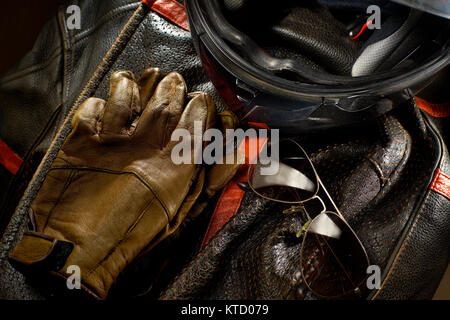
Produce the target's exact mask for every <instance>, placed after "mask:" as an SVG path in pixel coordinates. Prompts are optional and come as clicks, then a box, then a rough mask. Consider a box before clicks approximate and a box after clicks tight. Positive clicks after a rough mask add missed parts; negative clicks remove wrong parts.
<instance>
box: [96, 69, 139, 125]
mask: <svg viewBox="0 0 450 320" xmlns="http://www.w3.org/2000/svg"><path fill="white" fill-rule="evenodd" d="M140 112H141V102H140V96H139V87H138V85H137V83H136V81H135V78H134V75H133V73H131V72H129V71H118V72H115V73H114V74H113V75H112V76H111V81H110V95H109V100H108V102H107V103H106V107H105V114H104V116H103V129H102V133H104V134H108V133H109V134H123V133H126V132H127V127H128V126H129V124H130V120H131V118H132V116H133V113H134V114H139V113H140Z"/></svg>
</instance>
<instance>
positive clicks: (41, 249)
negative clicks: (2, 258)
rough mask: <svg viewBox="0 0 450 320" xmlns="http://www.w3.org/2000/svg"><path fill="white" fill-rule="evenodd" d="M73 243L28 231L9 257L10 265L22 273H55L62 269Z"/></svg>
mask: <svg viewBox="0 0 450 320" xmlns="http://www.w3.org/2000/svg"><path fill="white" fill-rule="evenodd" d="M73 247H74V245H73V243H71V242H67V241H62V240H58V239H55V238H52V237H49V236H47V235H45V234H42V233H38V232H32V231H28V232H25V234H24V235H23V238H22V240H20V242H19V243H18V244H17V246H16V247H15V248H14V250H13V251H12V252H11V253H10V255H9V261H10V263H11V264H12V265H13V266H14V267H15V268H16V269H18V270H21V271H23V272H28V271H31V272H34V271H41V272H42V271H47V272H52V271H53V272H56V271H59V270H60V269H61V268H62V267H64V265H65V263H66V260H67V258H68V257H69V255H70V253H71V252H72V250H73Z"/></svg>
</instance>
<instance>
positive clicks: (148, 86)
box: [138, 68, 161, 108]
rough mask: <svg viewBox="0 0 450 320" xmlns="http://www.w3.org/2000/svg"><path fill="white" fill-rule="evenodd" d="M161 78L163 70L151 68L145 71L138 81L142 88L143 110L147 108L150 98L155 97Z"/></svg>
mask: <svg viewBox="0 0 450 320" xmlns="http://www.w3.org/2000/svg"><path fill="white" fill-rule="evenodd" d="M160 78H161V70H159V69H158V68H149V69H147V70H145V71H144V73H143V74H142V75H141V77H140V78H139V80H138V85H139V88H140V96H141V104H142V108H145V107H146V106H147V103H148V102H149V101H150V98H151V97H152V96H153V94H154V92H155V89H156V86H157V85H158V82H159V80H160Z"/></svg>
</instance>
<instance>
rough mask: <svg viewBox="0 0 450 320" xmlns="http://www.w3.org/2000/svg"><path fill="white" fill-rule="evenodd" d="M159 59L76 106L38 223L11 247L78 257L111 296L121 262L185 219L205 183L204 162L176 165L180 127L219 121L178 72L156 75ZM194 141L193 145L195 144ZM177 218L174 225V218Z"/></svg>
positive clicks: (21, 253)
mask: <svg viewBox="0 0 450 320" xmlns="http://www.w3.org/2000/svg"><path fill="white" fill-rule="evenodd" d="M159 78H160V71H159V70H158V69H149V70H147V71H146V72H145V73H144V74H143V75H142V76H141V78H140V79H139V80H138V81H136V80H135V78H134V76H133V74H132V73H131V72H123V71H122V72H116V73H114V74H113V75H112V77H111V83H110V97H109V100H108V102H105V101H103V100H101V99H96V98H90V99H88V100H86V101H85V102H84V103H83V104H82V105H81V106H80V108H79V110H78V111H77V113H76V114H75V116H74V118H73V121H72V132H71V133H70V135H69V136H68V137H67V139H66V140H65V142H64V144H63V146H62V148H61V150H60V151H59V153H58V155H57V158H56V160H55V161H54V163H53V165H52V167H51V169H50V171H49V173H48V175H47V177H46V179H45V181H44V184H43V186H42V188H41V190H40V192H39V194H38V196H37V198H36V200H35V201H34V204H33V207H32V210H33V215H32V218H31V220H32V224H33V225H34V227H33V230H32V231H29V232H26V233H25V235H24V236H23V239H22V240H21V241H20V243H19V244H18V245H17V246H16V248H15V249H14V250H13V251H12V253H11V255H10V261H11V262H12V263H13V264H15V265H16V266H19V267H23V266H27V267H30V266H34V267H37V268H42V269H46V270H47V271H50V272H51V273H53V274H56V275H58V276H62V277H63V278H67V277H69V276H70V274H69V273H67V268H68V267H69V266H71V265H75V266H78V267H79V268H80V270H81V283H82V287H83V288H84V289H85V290H87V291H88V292H90V293H91V294H93V295H94V296H96V297H97V298H98V299H105V298H106V296H107V293H108V290H109V288H110V286H111V285H112V284H113V282H114V281H115V279H116V278H117V276H118V275H119V273H120V272H121V271H122V270H123V268H124V267H125V266H126V265H127V264H128V263H130V262H131V261H132V260H133V259H134V258H135V257H136V256H137V255H138V254H140V253H142V252H145V251H146V250H148V249H150V248H152V247H153V246H154V245H155V244H156V243H157V242H159V241H161V240H162V239H164V238H165V237H166V236H167V235H168V234H170V233H171V232H173V231H174V226H176V225H179V222H178V221H179V220H182V219H183V216H185V215H186V214H187V212H188V211H189V209H190V207H191V206H192V205H193V204H194V202H195V200H196V198H197V197H198V195H199V194H200V192H201V191H202V188H203V181H204V176H205V174H204V170H203V169H202V166H201V165H195V164H182V165H175V164H174V163H173V162H172V160H171V151H172V149H173V147H174V145H175V144H176V143H177V142H172V141H170V138H171V134H172V132H173V130H174V129H175V128H184V129H187V130H188V131H189V132H190V133H191V135H192V136H193V135H194V121H200V122H201V124H202V134H203V132H204V131H205V130H206V129H208V128H211V127H212V126H213V125H214V119H215V106H214V102H213V100H212V98H211V97H210V96H209V95H207V94H204V93H196V94H195V96H194V97H193V98H192V99H191V100H190V101H189V102H188V101H187V100H188V98H187V97H188V95H187V89H186V84H185V82H184V80H183V78H182V77H181V76H180V75H179V74H178V73H171V74H169V75H167V76H166V77H165V78H164V79H162V80H161V81H159ZM193 150H194V148H192V152H194V151H193ZM172 223H173V225H172Z"/></svg>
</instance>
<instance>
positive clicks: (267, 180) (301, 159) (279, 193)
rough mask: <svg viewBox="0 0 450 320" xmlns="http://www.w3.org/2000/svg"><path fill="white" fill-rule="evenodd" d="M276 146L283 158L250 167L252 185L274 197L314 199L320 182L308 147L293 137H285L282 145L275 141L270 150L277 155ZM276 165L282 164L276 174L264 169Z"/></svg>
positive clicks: (263, 194) (267, 196)
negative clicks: (300, 144)
mask: <svg viewBox="0 0 450 320" xmlns="http://www.w3.org/2000/svg"><path fill="white" fill-rule="evenodd" d="M275 148H276V149H275ZM276 150H277V151H278V154H279V157H278V158H279V161H277V162H276V163H275V162H274V161H272V162H270V163H268V164H263V163H262V162H258V163H257V164H256V165H254V166H253V167H251V168H250V170H249V180H248V181H249V184H250V186H251V188H252V189H253V190H254V191H255V192H256V193H258V194H259V195H261V196H263V197H266V198H269V199H272V200H278V201H284V202H290V203H296V202H299V201H304V200H307V199H310V198H311V197H312V196H313V195H315V194H316V193H317V190H318V182H317V177H316V173H315V171H314V168H313V166H312V163H311V161H310V160H309V157H308V156H307V155H306V153H305V151H303V149H302V148H301V147H300V146H299V145H298V144H297V143H296V142H294V141H292V140H284V141H281V142H280V143H279V144H278V146H275V145H274V144H273V143H272V144H271V146H270V147H269V151H268V152H269V154H270V155H271V156H272V157H273V155H274V151H276ZM274 165H276V166H278V170H277V172H276V173H275V174H273V172H270V173H269V174H267V173H265V172H264V169H266V168H268V167H269V166H274ZM266 172H267V170H266Z"/></svg>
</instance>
